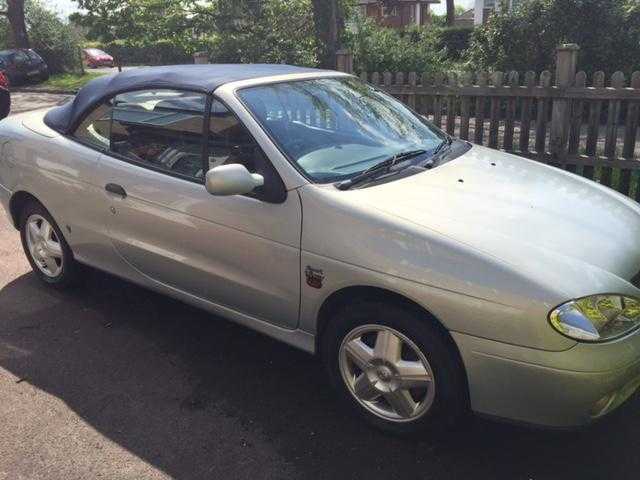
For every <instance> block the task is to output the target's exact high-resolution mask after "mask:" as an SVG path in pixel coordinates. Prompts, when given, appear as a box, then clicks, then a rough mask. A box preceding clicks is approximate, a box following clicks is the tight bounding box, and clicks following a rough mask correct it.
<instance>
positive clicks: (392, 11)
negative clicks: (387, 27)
mask: <svg viewBox="0 0 640 480" xmlns="http://www.w3.org/2000/svg"><path fill="white" fill-rule="evenodd" d="M382 16H383V17H397V16H398V7H397V6H395V5H394V6H393V7H388V6H386V5H382Z"/></svg>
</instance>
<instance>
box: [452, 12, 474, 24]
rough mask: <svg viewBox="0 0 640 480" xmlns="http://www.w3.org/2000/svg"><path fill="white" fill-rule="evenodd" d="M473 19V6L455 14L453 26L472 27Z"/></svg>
mask: <svg viewBox="0 0 640 480" xmlns="http://www.w3.org/2000/svg"><path fill="white" fill-rule="evenodd" d="M474 20H475V12H474V10H473V8H470V9H469V10H465V11H464V12H462V13H460V14H458V15H456V17H455V19H454V20H453V26H454V27H473V25H474Z"/></svg>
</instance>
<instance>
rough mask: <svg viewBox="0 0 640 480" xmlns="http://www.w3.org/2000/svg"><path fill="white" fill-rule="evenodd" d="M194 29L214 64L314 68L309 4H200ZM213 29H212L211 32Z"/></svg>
mask: <svg viewBox="0 0 640 480" xmlns="http://www.w3.org/2000/svg"><path fill="white" fill-rule="evenodd" d="M199 5H200V9H199V10H198V15H197V17H198V20H197V28H198V29H199V30H200V31H202V32H205V31H206V29H208V35H209V36H210V40H209V47H210V53H211V57H212V59H213V60H214V61H216V62H242V63H247V62H254V63H255V62H259V63H281V62H285V63H291V64H296V65H309V66H314V65H316V64H317V44H316V38H315V30H314V27H313V17H312V10H311V8H310V7H311V4H310V3H309V0H263V1H261V2H256V1H255V0H218V1H217V2H211V3H210V4H209V5H208V7H207V5H206V4H204V2H200V4H199ZM212 26H213V28H211V27H212Z"/></svg>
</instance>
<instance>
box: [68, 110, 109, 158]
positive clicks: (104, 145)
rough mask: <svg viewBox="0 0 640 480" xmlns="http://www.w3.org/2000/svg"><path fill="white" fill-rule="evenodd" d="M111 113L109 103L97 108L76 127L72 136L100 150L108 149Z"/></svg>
mask: <svg viewBox="0 0 640 480" xmlns="http://www.w3.org/2000/svg"><path fill="white" fill-rule="evenodd" d="M111 111H112V106H111V101H108V102H105V103H103V104H101V105H99V106H97V107H96V108H95V109H94V110H93V111H92V112H91V113H90V114H89V115H87V116H86V117H85V118H84V120H83V121H82V122H81V123H80V125H78V128H76V131H75V132H74V133H73V136H74V137H75V138H76V139H78V140H80V141H81V142H83V143H87V144H89V145H92V146H94V147H97V148H99V149H101V150H106V149H108V148H109V138H110V137H111Z"/></svg>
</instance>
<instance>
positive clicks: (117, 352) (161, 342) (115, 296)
mask: <svg viewBox="0 0 640 480" xmlns="http://www.w3.org/2000/svg"><path fill="white" fill-rule="evenodd" d="M0 312H1V313H0V315H1V316H2V317H3V320H1V321H0V367H2V368H4V369H6V370H8V371H10V372H12V373H13V374H14V375H16V376H17V377H19V378H21V379H25V381H27V382H29V383H31V384H32V385H34V386H36V387H37V388H39V389H42V390H44V391H46V392H48V393H50V394H52V395H55V396H56V397H58V398H60V399H61V400H63V401H64V402H66V404H67V405H69V407H70V408H71V409H73V410H74V411H75V412H76V413H77V414H78V415H80V416H81V417H82V418H83V419H84V420H85V421H86V422H88V423H89V424H90V425H91V426H93V427H94V428H95V429H97V430H98V431H99V432H101V433H102V434H103V435H105V436H106V437H108V438H109V439H111V440H112V441H114V442H116V443H118V444H119V445H121V446H123V447H124V448H126V449H128V450H129V451H131V452H133V453H134V454H136V455H137V456H139V457H140V458H142V459H143V460H145V461H146V462H148V463H150V464H152V465H154V466H155V467H157V468H159V469H162V470H163V471H165V472H166V473H168V474H169V475H171V476H173V477H174V478H177V479H192V478H253V479H258V478H306V479H315V478H332V479H337V478H339V479H343V478H368V479H377V478H381V479H391V478H402V479H414V478H421V479H428V478H433V479H485V478H486V479H502V478H505V479H507V478H508V479H525V480H528V479H536V480H537V479H543V478H545V479H546V478H562V479H568V478H581V479H592V478H593V479H596V478H598V479H601V478H615V479H623V478H637V472H638V468H639V467H640V461H639V460H638V457H639V456H638V454H637V451H638V447H640V413H639V412H638V407H640V401H638V399H637V398H634V399H633V400H632V401H631V402H630V403H629V404H627V405H626V406H625V407H624V408H623V409H622V411H620V412H617V413H616V414H614V416H612V417H610V418H609V419H607V420H606V421H605V422H604V423H601V424H598V425H596V426H594V427H592V428H590V429H588V430H586V431H580V432H573V433H556V432H544V431H532V430H528V429H523V428H517V427H512V426H508V425H503V424H498V423H494V422H489V421H485V420H481V419H473V420H470V422H469V425H468V427H467V428H466V429H465V430H463V431H460V432H452V433H450V434H449V435H447V436H445V437H440V438H425V439H423V440H420V441H418V440H412V441H407V440H399V439H395V438H390V437H387V436H384V435H382V434H378V433H377V432H375V431H372V430H370V429H368V428H367V427H366V426H365V425H363V424H361V423H360V422H359V421H357V420H356V419H353V418H351V416H350V415H349V414H348V412H346V411H345V410H343V409H342V407H341V406H340V405H338V403H337V402H336V401H335V399H334V397H333V396H332V394H331V392H330V391H329V389H328V387H327V383H326V381H325V378H324V376H323V371H322V367H321V365H320V364H319V363H318V362H317V361H316V360H315V359H314V358H313V357H310V356H308V355H306V354H304V353H302V352H298V351H296V350H294V349H292V348H290V347H287V346H285V345H282V344H280V343H277V342H275V341H272V340H270V339H268V338H266V337H263V336H261V335H259V334H256V333H254V332H251V331H249V330H246V329H244V328H241V327H239V326H236V325H234V324H231V323H228V322H226V321H224V320H221V319H218V318H215V317H212V316H211V315H208V314H206V313H203V312H201V311H199V310H196V309H192V308H190V307H188V306H185V305H183V304H181V303H179V302H176V301H173V300H171V299H168V298H165V297H162V296H160V295H156V294H154V293H150V292H148V291H145V290H143V289H141V288H138V287H136V286H133V285H131V284H129V283H126V282H123V281H120V280H117V279H114V278H112V277H109V276H107V275H104V274H101V273H98V272H90V273H89V276H88V279H87V282H86V283H85V285H84V286H83V287H81V288H79V289H77V290H74V291H71V292H64V293H63V292H57V291H52V290H49V289H47V288H45V287H43V286H41V285H40V284H39V283H38V282H37V280H36V278H35V277H34V276H33V275H32V274H27V275H23V276H21V277H19V278H17V279H16V280H14V281H13V282H11V283H9V284H8V285H6V286H5V287H4V288H2V290H0ZM2 317H0V318H2ZM496 388H500V386H499V385H497V386H496Z"/></svg>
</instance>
